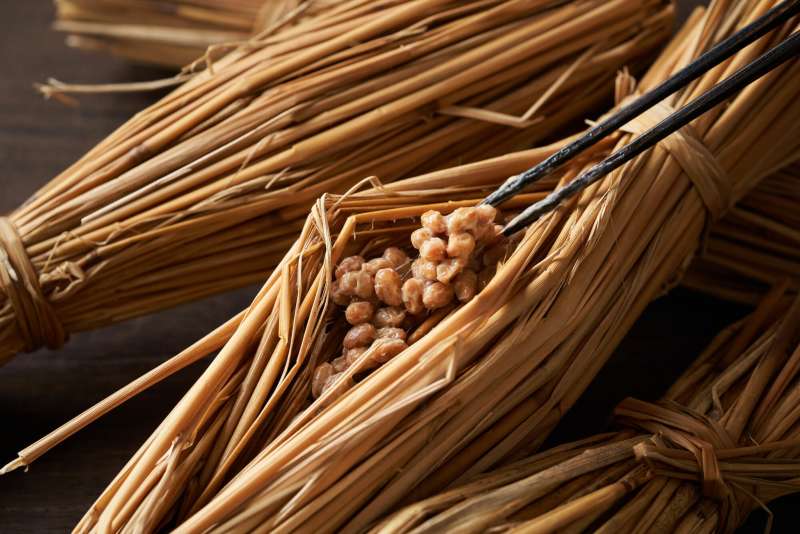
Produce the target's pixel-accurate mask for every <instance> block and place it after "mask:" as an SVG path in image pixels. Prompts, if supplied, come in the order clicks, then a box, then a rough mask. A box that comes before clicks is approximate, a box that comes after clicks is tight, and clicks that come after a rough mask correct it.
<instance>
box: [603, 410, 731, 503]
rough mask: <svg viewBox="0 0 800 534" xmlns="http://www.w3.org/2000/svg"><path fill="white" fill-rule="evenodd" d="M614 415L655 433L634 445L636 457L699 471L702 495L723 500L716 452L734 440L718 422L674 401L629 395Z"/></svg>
mask: <svg viewBox="0 0 800 534" xmlns="http://www.w3.org/2000/svg"><path fill="white" fill-rule="evenodd" d="M615 415H617V416H618V417H619V418H620V419H622V420H623V421H624V423H625V424H627V425H630V426H634V427H637V428H641V429H644V430H646V431H648V432H651V433H653V434H654V435H655V436H656V437H655V438H654V439H653V440H651V441H647V442H642V443H640V444H638V445H637V446H636V448H635V451H634V452H635V453H636V456H637V458H639V459H641V460H644V461H647V462H657V463H659V464H663V465H666V466H669V467H671V468H673V469H677V470H678V471H679V472H681V473H684V474H685V473H687V472H690V473H693V474H697V473H699V474H700V480H701V483H702V488H703V494H704V495H705V496H707V497H712V498H715V499H723V498H726V497H727V496H728V495H729V494H730V490H729V489H728V488H727V486H726V484H725V481H724V480H723V476H722V472H721V470H720V466H719V461H718V460H717V455H716V451H717V450H718V449H732V448H735V447H736V443H735V442H734V441H733V439H732V438H731V437H730V436H729V435H728V433H727V432H726V431H725V429H724V428H723V427H722V426H721V425H719V424H718V423H717V422H715V421H713V420H711V419H710V418H708V417H706V416H704V415H702V414H699V413H696V412H694V411H692V410H689V409H688V408H685V407H683V406H680V405H678V404H676V403H669V402H666V401H665V402H661V403H660V404H651V403H648V402H642V401H639V400H636V399H630V398H629V399H625V400H624V401H623V402H622V403H620V405H619V406H618V407H617V409H616V411H615ZM664 439H666V440H667V441H668V443H666V442H665V441H664ZM681 449H684V450H683V451H681ZM686 451H688V452H689V453H690V455H691V456H690V457H687V455H686V454H685V452H686ZM691 457H693V461H692V458H691Z"/></svg>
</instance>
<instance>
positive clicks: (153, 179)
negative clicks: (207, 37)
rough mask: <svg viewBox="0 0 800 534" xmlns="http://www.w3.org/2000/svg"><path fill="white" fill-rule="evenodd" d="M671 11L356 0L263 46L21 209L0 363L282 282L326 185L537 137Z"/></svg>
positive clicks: (591, 92)
mask: <svg viewBox="0 0 800 534" xmlns="http://www.w3.org/2000/svg"><path fill="white" fill-rule="evenodd" d="M670 20H671V8H669V7H665V6H661V5H659V3H658V2H656V1H651V0H615V1H613V2H605V1H600V0H582V1H577V2H571V3H569V4H564V5H562V4H561V3H560V2H552V1H522V0H506V1H501V0H496V1H489V2H485V1H470V2H451V1H443V0H414V1H411V2H399V1H389V0H385V1H380V2H368V3H365V2H362V1H360V0H358V1H357V0H351V1H348V2H343V3H339V4H337V5H336V6H335V7H331V8H330V9H322V10H321V11H320V13H319V14H318V16H310V15H309V16H307V17H305V18H303V19H302V21H298V22H297V24H295V25H293V26H290V27H286V28H282V29H281V30H280V31H279V32H278V33H276V34H275V35H274V36H266V37H264V38H263V39H260V40H257V41H253V42H251V43H249V44H248V46H245V47H243V48H241V49H240V50H238V51H235V52H232V53H230V54H228V55H227V56H225V58H223V59H222V60H220V61H219V62H217V63H215V65H214V68H213V72H212V71H211V70H208V71H204V72H202V73H200V74H198V75H196V76H195V77H194V78H193V79H192V80H190V81H189V82H187V83H185V84H184V85H182V86H181V87H179V88H178V89H176V90H175V91H174V92H173V93H172V94H170V95H169V96H167V97H166V98H164V99H162V100H161V101H160V102H158V103H157V104H155V105H153V106H151V107H150V108H148V109H146V110H144V111H143V112H141V113H139V114H138V115H136V116H135V117H134V118H133V119H131V120H130V121H129V122H128V123H127V124H125V125H124V126H122V127H121V128H120V129H119V130H117V131H116V132H115V133H113V134H112V135H111V136H109V137H108V138H107V139H106V140H104V141H103V142H101V143H100V144H99V145H98V146H97V147H95V148H94V149H93V150H91V151H90V152H89V153H88V154H87V155H86V156H85V157H83V158H82V159H81V160H80V161H78V162H77V163H75V164H74V165H73V166H72V167H70V168H69V169H67V170H66V171H65V172H64V173H62V174H61V175H59V176H58V177H56V178H54V179H53V180H52V181H51V182H50V183H48V184H47V185H46V186H45V187H43V188H42V189H41V190H40V191H38V192H37V193H36V194H35V195H34V196H33V197H32V198H31V199H30V200H29V201H28V202H26V203H25V204H24V205H23V206H21V207H20V208H19V209H17V210H16V211H14V212H13V213H11V214H10V215H9V216H8V218H7V219H6V220H5V221H6V223H7V224H4V225H3V229H4V230H3V234H0V235H2V236H3V241H2V248H4V249H5V251H6V256H7V257H8V260H9V261H4V262H2V263H0V275H2V276H3V284H2V287H3V288H4V290H3V294H2V295H0V298H2V301H0V361H3V360H5V359H7V358H8V357H10V356H11V355H13V354H14V353H15V352H17V351H20V350H33V349H35V348H37V347H39V346H41V345H47V346H50V347H57V346H59V345H60V344H61V343H63V342H64V340H65V338H66V336H67V333H69V332H76V331H80V330H86V329H91V328H96V327H99V326H102V325H105V324H109V323H113V322H116V321H121V320H124V319H126V318H129V317H132V316H136V315H141V314H146V313H149V312H152V311H155V310H159V309H163V308H165V307H168V306H171V305H174V304H177V303H179V302H183V301H187V300H191V299H196V298H199V297H201V296H204V295H208V294H211V293H214V292H219V291H223V290H226V289H230V288H233V287H239V286H242V285H245V284H248V283H251V282H254V281H256V280H263V278H264V276H265V273H266V272H268V269H269V268H270V267H272V266H274V265H275V264H276V263H277V262H278V261H279V260H280V258H281V257H282V256H283V254H284V253H285V252H286V250H287V249H288V247H289V246H290V245H291V243H292V242H293V241H294V240H295V238H296V237H297V233H298V231H299V230H300V228H301V226H302V223H303V218H304V217H305V214H306V213H307V209H308V206H309V205H310V204H311V203H312V202H313V200H314V199H315V198H317V197H318V196H319V195H320V194H322V193H324V192H327V191H338V192H344V191H346V190H347V189H349V188H350V187H352V186H353V185H354V184H356V183H357V182H358V181H360V180H363V179H364V178H365V176H369V175H370V174H375V175H378V176H380V177H381V180H383V181H385V182H387V181H392V180H395V179H397V178H400V177H402V176H412V175H414V174H415V173H419V172H424V171H426V170H429V169H432V168H438V167H445V166H449V165H453V164H455V163H456V162H459V163H460V162H462V161H470V160H478V159H481V158H485V157H488V156H492V155H496V154H501V153H506V152H509V151H512V150H516V149H519V148H520V147H527V146H531V143H532V142H534V141H536V140H539V139H541V138H543V137H545V136H548V135H551V134H552V133H553V132H554V131H556V130H559V129H561V128H563V127H564V125H565V124H567V123H569V122H571V120H573V119H577V118H579V117H582V116H584V115H585V114H586V113H587V112H588V110H589V109H591V108H592V107H593V106H595V105H597V104H598V103H599V102H600V101H602V100H603V99H604V98H605V96H606V95H608V92H607V91H605V90H604V89H605V88H608V87H609V84H608V80H609V79H610V77H611V76H612V74H613V72H614V71H615V70H616V69H617V68H619V67H621V66H622V65H624V64H627V63H630V62H634V63H635V62H636V61H637V58H643V57H644V56H646V55H647V54H648V53H649V52H650V51H652V50H653V48H654V47H655V46H657V45H658V44H659V43H660V42H661V41H662V40H663V39H664V38H665V36H666V33H667V32H668V26H669V22H670ZM312 30H313V31H312ZM52 90H54V91H58V89H52ZM487 139H489V140H490V141H489V142H486V140H487Z"/></svg>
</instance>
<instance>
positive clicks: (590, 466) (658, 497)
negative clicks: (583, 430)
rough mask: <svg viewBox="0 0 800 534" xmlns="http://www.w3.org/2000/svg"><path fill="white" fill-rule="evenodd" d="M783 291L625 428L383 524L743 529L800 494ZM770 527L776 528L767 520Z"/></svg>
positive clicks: (622, 411)
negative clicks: (759, 512)
mask: <svg viewBox="0 0 800 534" xmlns="http://www.w3.org/2000/svg"><path fill="white" fill-rule="evenodd" d="M785 289H786V285H785V284H784V285H783V286H782V287H777V288H775V290H773V291H772V292H771V293H770V294H769V295H768V296H767V297H765V298H764V300H763V301H762V302H761V304H760V305H759V307H758V309H757V310H756V311H755V312H754V313H753V314H752V315H751V316H750V317H748V318H747V319H745V320H742V321H739V322H738V323H737V324H735V325H733V326H731V327H729V328H727V329H726V330H724V331H723V332H722V333H720V334H719V335H718V336H717V337H716V338H715V339H714V341H713V342H712V343H711V344H710V346H709V347H708V348H707V349H706V350H705V351H704V353H703V354H702V355H701V356H700V357H699V358H698V360H697V361H696V362H695V363H694V364H693V365H692V366H691V367H690V368H689V369H688V370H687V371H686V372H685V373H684V374H683V376H681V378H680V379H679V380H678V381H677V382H676V383H675V384H674V385H673V386H672V387H671V388H670V390H669V392H668V393H667V394H666V396H665V397H664V399H663V400H662V401H661V402H659V403H655V404H651V403H646V402H642V401H638V400H635V399H627V400H625V401H624V402H622V403H621V404H620V405H619V407H618V408H617V410H616V412H615V415H616V418H617V421H618V422H619V424H620V425H622V427H623V430H620V431H618V432H615V433H610V434H603V435H599V436H595V437H592V438H588V439H584V440H581V441H579V442H575V443H571V444H567V445H562V446H559V447H556V448H554V449H551V450H548V451H545V452H542V453H540V454H537V455H534V456H532V457H530V458H528V459H525V460H522V461H519V462H516V463H513V464H511V465H508V466H506V467H503V468H502V469H499V470H496V471H494V472H491V473H487V474H484V475H481V476H479V477H476V478H475V479H474V480H471V481H468V482H466V483H464V484H462V485H458V486H455V487H453V488H451V489H448V490H447V491H445V492H443V493H441V494H439V495H435V496H433V497H430V498H428V499H426V500H423V501H420V502H418V503H414V504H411V505H408V506H407V507H405V508H403V509H401V510H399V511H397V512H396V513H395V514H393V515H392V516H391V517H389V518H387V519H386V520H385V521H384V522H382V523H381V524H380V525H377V526H376V527H375V528H374V529H373V532H376V533H377V532H381V533H384V534H389V533H392V534H399V533H401V532H414V533H417V534H422V533H425V532H440V531H441V529H446V530H447V531H448V532H485V531H487V530H490V529H491V530H493V531H503V532H506V531H508V532H515V533H521V532H526V533H539V532H584V531H591V532H602V533H611V532H635V533H638V532H680V533H684V532H733V531H734V530H735V529H736V527H737V526H739V525H740V524H741V523H742V522H743V521H744V519H745V518H746V517H747V515H748V514H749V513H750V512H751V511H752V510H753V509H755V508H759V507H765V504H766V503H768V502H769V501H770V500H772V499H775V498H777V497H780V496H781V495H786V494H789V493H794V492H797V491H800V420H798V414H800V410H798V407H800V404H799V402H800V396H798V395H797V393H796V392H797V382H798V377H797V363H798V361H800V299H796V300H795V301H794V304H793V305H792V306H791V307H790V308H789V309H788V310H787V309H786V308H787V306H786V301H785V300H783V301H782V300H781V296H782V293H783V292H784V291H785ZM768 528H769V526H768Z"/></svg>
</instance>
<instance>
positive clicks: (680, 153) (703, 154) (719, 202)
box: [621, 95, 732, 221]
mask: <svg viewBox="0 0 800 534" xmlns="http://www.w3.org/2000/svg"><path fill="white" fill-rule="evenodd" d="M631 98H634V95H631V96H629V97H628V98H627V99H625V100H628V99H631ZM674 111H675V110H674V109H673V108H672V107H671V106H669V105H668V104H666V103H665V102H660V103H659V104H656V105H655V106H653V107H652V108H650V109H648V110H647V111H645V112H644V113H642V114H641V115H639V116H638V117H636V118H635V119H633V120H631V121H630V122H629V123H628V124H626V125H625V126H623V127H622V128H621V130H623V131H625V132H628V133H632V134H636V135H638V134H641V133H643V132H646V131H647V130H649V129H651V128H652V127H654V126H655V125H656V124H658V123H659V122H661V121H662V120H664V119H666V118H667V117H669V116H670V115H671V114H672V113H673V112H674ZM657 146H658V147H661V148H663V149H665V150H666V151H667V152H668V153H669V155H670V156H672V158H674V159H675V161H676V162H677V163H678V165H680V166H681V168H682V169H683V172H684V173H685V174H686V176H687V177H688V178H689V180H690V181H691V182H692V185H693V186H694V190H695V191H696V192H697V194H698V195H699V196H700V200H701V201H702V202H703V204H704V205H705V207H706V209H707V210H708V213H709V215H710V216H711V220H712V221H716V220H718V219H720V218H721V217H722V215H724V213H725V211H726V210H727V209H728V207H729V205H730V202H731V198H732V192H731V183H732V182H731V180H729V179H728V177H727V174H726V173H725V170H724V169H723V168H722V166H721V165H720V163H719V161H717V158H716V157H715V156H714V154H713V153H712V152H711V151H710V150H709V149H708V148H707V147H706V146H705V144H704V143H703V141H702V139H701V137H700V135H699V134H698V133H697V132H696V131H695V129H694V128H693V127H692V126H691V125H690V124H687V125H686V126H684V127H683V128H681V129H680V130H678V131H676V132H674V133H673V134H671V135H670V136H668V137H667V138H665V139H663V140H662V141H661V142H660V143H659V144H658V145H657Z"/></svg>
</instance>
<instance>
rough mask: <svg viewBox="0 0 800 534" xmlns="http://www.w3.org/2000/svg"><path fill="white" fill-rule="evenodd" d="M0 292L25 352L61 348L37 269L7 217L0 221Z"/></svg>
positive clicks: (59, 328)
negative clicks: (8, 308)
mask: <svg viewBox="0 0 800 534" xmlns="http://www.w3.org/2000/svg"><path fill="white" fill-rule="evenodd" d="M0 290H2V292H3V293H5V296H6V298H7V299H8V302H10V304H11V309H12V310H13V313H14V318H15V321H16V324H17V330H18V332H19V337H20V339H21V340H22V342H23V344H24V347H23V348H24V350H25V351H27V352H31V351H33V350H36V349H38V348H39V347H42V346H47V347H49V348H52V349H55V348H58V347H61V346H62V345H63V344H64V342H65V341H66V337H67V335H66V330H65V329H64V325H63V324H62V323H61V320H60V319H59V318H58V316H57V315H56V312H55V310H54V309H53V307H52V306H51V305H50V303H49V302H48V301H47V299H46V298H45V296H44V294H43V293H42V288H41V286H40V285H39V276H38V274H37V272H36V268H35V267H34V266H33V263H31V260H30V258H29V257H28V254H27V252H26V251H25V246H24V245H23V243H22V239H21V238H20V236H19V234H18V233H17V230H16V228H15V227H14V224H13V223H12V222H11V221H10V220H9V219H8V218H7V217H0Z"/></svg>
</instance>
